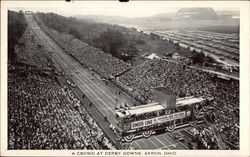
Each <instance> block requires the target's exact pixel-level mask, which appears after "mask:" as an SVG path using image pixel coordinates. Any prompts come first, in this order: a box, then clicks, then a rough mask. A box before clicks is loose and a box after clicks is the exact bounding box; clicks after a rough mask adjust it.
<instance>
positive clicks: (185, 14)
mask: <svg viewBox="0 0 250 157" xmlns="http://www.w3.org/2000/svg"><path fill="white" fill-rule="evenodd" d="M176 18H177V19H184V20H187V19H188V20H189V19H192V20H200V19H203V20H212V19H217V14H216V12H215V11H214V9H213V8H182V9H180V10H179V11H178V12H177V13H176Z"/></svg>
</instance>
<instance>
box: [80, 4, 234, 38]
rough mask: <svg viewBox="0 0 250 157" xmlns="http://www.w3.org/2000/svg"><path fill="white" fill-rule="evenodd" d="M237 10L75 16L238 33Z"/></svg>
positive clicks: (196, 9)
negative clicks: (129, 15) (136, 15)
mask: <svg viewBox="0 0 250 157" xmlns="http://www.w3.org/2000/svg"><path fill="white" fill-rule="evenodd" d="M235 17H239V12H238V11H218V12H217V11H215V10H213V9H212V8H183V9H180V10H179V11H177V12H176V13H162V14H156V15H153V16H149V17H138V18H129V17H119V16H103V15H100V16H99V15H87V16H82V15H80V16H77V18H80V19H92V20H93V21H94V22H101V23H109V24H118V25H123V26H127V27H131V26H133V27H134V26H137V27H136V28H145V29H198V30H207V31H213V32H221V33H239V19H238V18H235Z"/></svg>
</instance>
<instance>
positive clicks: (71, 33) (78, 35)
mask: <svg viewBox="0 0 250 157" xmlns="http://www.w3.org/2000/svg"><path fill="white" fill-rule="evenodd" d="M69 34H70V35H73V36H74V37H76V38H77V39H81V35H80V34H79V32H78V31H77V30H75V29H74V28H71V29H70V30H69Z"/></svg>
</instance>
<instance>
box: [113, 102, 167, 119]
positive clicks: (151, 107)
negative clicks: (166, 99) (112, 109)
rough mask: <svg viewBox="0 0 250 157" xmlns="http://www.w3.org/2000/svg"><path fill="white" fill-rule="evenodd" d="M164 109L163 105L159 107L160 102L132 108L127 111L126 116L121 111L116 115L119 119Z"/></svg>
mask: <svg viewBox="0 0 250 157" xmlns="http://www.w3.org/2000/svg"><path fill="white" fill-rule="evenodd" d="M162 109H164V107H163V106H162V105H159V103H158V102H155V103H151V104H147V105H141V106H136V107H131V108H130V109H128V110H126V111H125V114H124V113H122V112H120V111H117V112H116V114H117V115H118V116H119V117H123V116H128V115H140V114H143V113H148V112H154V111H158V110H162Z"/></svg>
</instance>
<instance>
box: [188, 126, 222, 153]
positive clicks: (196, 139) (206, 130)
mask: <svg viewBox="0 0 250 157" xmlns="http://www.w3.org/2000/svg"><path fill="white" fill-rule="evenodd" d="M189 131H190V132H191V133H192V135H193V137H192V143H194V145H193V149H194V148H196V149H218V143H217V139H216V138H217V137H216V135H215V134H214V133H213V131H212V128H211V127H209V126H206V125H199V126H196V127H194V128H192V129H190V130H189ZM194 146H195V147H194ZM191 149H192V148H191Z"/></svg>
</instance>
